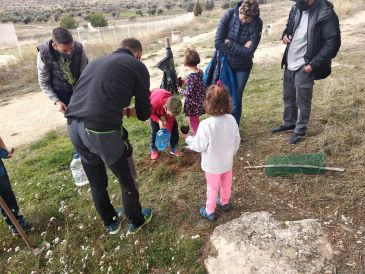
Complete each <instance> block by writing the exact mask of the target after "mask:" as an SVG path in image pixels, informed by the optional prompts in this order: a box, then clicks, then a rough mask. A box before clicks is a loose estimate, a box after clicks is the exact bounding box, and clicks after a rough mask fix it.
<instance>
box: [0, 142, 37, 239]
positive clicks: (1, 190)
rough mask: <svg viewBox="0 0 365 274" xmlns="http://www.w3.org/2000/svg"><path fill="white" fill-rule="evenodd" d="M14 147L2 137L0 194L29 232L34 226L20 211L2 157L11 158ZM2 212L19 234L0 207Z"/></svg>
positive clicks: (10, 226) (16, 232)
mask: <svg viewBox="0 0 365 274" xmlns="http://www.w3.org/2000/svg"><path fill="white" fill-rule="evenodd" d="M13 153H14V149H11V150H10V151H9V150H8V149H7V148H6V146H5V144H4V142H3V140H2V139H1V137H0V196H1V197H2V198H3V199H4V201H5V203H6V205H7V206H8V207H9V209H10V210H11V211H12V212H13V214H14V216H15V218H16V219H17V220H18V222H19V224H20V225H21V226H22V227H23V229H24V230H25V231H26V232H28V231H30V230H32V228H33V226H32V224H31V223H29V222H27V221H26V220H25V219H24V217H23V216H22V215H20V213H19V207H18V203H17V201H16V198H15V195H14V192H13V189H12V188H11V184H10V180H9V176H8V173H7V172H6V169H5V166H4V163H3V161H2V160H1V159H9V158H11V157H12V156H13ZM0 212H1V214H2V215H3V217H4V220H5V222H6V223H7V224H8V226H9V228H10V230H11V232H12V233H13V235H17V234H19V232H18V230H17V229H16V228H15V226H14V224H13V223H12V222H11V220H10V219H9V217H8V216H7V215H6V213H5V211H4V210H3V209H2V208H1V207H0Z"/></svg>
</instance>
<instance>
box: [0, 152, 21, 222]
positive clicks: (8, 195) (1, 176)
mask: <svg viewBox="0 0 365 274" xmlns="http://www.w3.org/2000/svg"><path fill="white" fill-rule="evenodd" d="M0 196H1V197H2V198H3V199H4V201H5V203H6V205H7V206H8V207H9V208H10V210H11V211H12V212H13V213H14V216H15V218H16V219H17V220H20V219H22V218H23V216H21V215H19V207H18V203H17V201H16V198H15V195H14V192H13V189H12V188H11V184H10V180H9V176H8V173H7V172H6V169H5V166H4V163H3V161H2V160H1V159H0ZM0 211H1V214H2V215H3V217H4V219H5V222H6V223H7V224H8V225H11V226H13V223H12V222H11V221H10V219H9V218H8V216H7V215H6V213H5V211H4V210H3V209H2V208H1V207H0Z"/></svg>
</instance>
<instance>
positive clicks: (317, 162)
mask: <svg viewBox="0 0 365 274" xmlns="http://www.w3.org/2000/svg"><path fill="white" fill-rule="evenodd" d="M265 165H274V167H266V168H265V173H266V175H268V176H283V175H289V174H296V173H302V174H312V175H313V174H323V173H324V172H325V171H324V170H323V169H321V168H323V167H325V156H324V155H323V154H289V155H285V156H270V157H268V158H267V159H266V161H265ZM287 165H292V166H293V167H289V166H287ZM300 166H311V167H300Z"/></svg>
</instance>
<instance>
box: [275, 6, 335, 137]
mask: <svg viewBox="0 0 365 274" xmlns="http://www.w3.org/2000/svg"><path fill="white" fill-rule="evenodd" d="M295 2H296V3H295V5H294V6H293V7H292V9H291V11H290V14H289V18H288V22H287V25H286V28H285V30H284V32H283V37H282V38H283V43H284V44H286V45H287V47H286V50H285V53H284V56H283V60H282V67H285V71H284V78H283V93H284V96H283V97H284V114H283V120H284V123H283V124H282V125H281V126H279V127H277V128H274V129H272V132H273V133H277V132H282V131H287V130H293V129H294V133H293V135H292V136H291V137H290V138H289V144H297V143H299V142H300V141H302V140H303V139H304V137H305V134H306V130H307V123H308V121H309V116H310V112H311V103H312V94H313V85H314V80H320V79H324V78H326V77H328V76H329V75H330V74H331V60H332V59H333V58H334V57H335V56H336V55H337V52H338V51H339V49H340V46H341V33H340V27H339V21H338V17H337V15H336V13H335V11H334V9H333V4H332V3H331V2H329V1H328V0H295Z"/></svg>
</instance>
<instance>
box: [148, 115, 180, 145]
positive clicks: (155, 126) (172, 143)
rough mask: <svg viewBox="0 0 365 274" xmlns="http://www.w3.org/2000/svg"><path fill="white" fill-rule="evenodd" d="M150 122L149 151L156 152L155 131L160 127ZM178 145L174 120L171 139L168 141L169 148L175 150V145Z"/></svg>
mask: <svg viewBox="0 0 365 274" xmlns="http://www.w3.org/2000/svg"><path fill="white" fill-rule="evenodd" d="M150 120H151V150H157V147H156V134H157V131H159V130H160V125H159V124H158V123H156V122H155V121H153V120H152V119H150ZM178 143H179V128H178V125H177V122H176V120H175V121H174V125H173V126H172V132H171V139H170V146H171V148H172V149H173V148H176V146H177V144H178Z"/></svg>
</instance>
